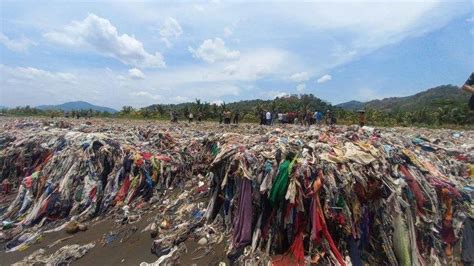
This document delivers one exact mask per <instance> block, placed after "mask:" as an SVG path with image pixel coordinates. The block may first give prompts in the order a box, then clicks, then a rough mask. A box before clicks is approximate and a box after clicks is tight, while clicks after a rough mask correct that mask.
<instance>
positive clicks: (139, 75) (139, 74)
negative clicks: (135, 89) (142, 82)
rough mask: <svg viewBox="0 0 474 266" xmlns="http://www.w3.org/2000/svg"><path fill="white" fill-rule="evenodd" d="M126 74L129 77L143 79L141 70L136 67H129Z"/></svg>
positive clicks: (143, 75)
mask: <svg viewBox="0 0 474 266" xmlns="http://www.w3.org/2000/svg"><path fill="white" fill-rule="evenodd" d="M128 76H129V77H130V78H131V79H144V78H145V74H143V72H142V71H141V70H140V69H138V68H132V69H129V70H128Z"/></svg>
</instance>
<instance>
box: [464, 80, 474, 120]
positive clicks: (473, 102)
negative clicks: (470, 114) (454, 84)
mask: <svg viewBox="0 0 474 266" xmlns="http://www.w3.org/2000/svg"><path fill="white" fill-rule="evenodd" d="M462 89H463V90H464V91H467V92H469V93H471V94H472V95H471V99H470V100H469V109H470V110H471V111H474V72H473V73H471V76H469V78H468V79H467V80H466V82H465V83H464V85H463V86H462Z"/></svg>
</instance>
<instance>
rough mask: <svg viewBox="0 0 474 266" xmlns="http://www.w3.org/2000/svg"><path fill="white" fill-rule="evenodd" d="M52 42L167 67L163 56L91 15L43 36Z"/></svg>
mask: <svg viewBox="0 0 474 266" xmlns="http://www.w3.org/2000/svg"><path fill="white" fill-rule="evenodd" d="M44 37H45V38H46V39H48V40H50V41H51V42H54V43H58V44H61V45H65V46H71V47H77V48H89V49H93V50H95V51H97V52H98V53H100V54H102V55H104V56H107V57H112V58H115V59H117V60H119V61H121V62H122V63H124V64H126V65H131V66H137V67H165V62H164V60H163V56H162V55H161V54H160V53H158V52H156V53H155V54H151V53H149V52H147V51H146V50H145V49H144V48H143V43H141V42H140V41H139V40H137V39H135V37H133V36H129V35H127V34H122V35H120V34H119V33H118V31H117V28H116V27H115V26H114V25H112V23H110V21H109V20H107V19H105V18H101V17H99V16H96V15H94V14H90V15H88V16H87V18H85V19H84V20H83V21H73V22H72V23H71V24H70V25H67V26H65V27H64V28H63V29H62V30H59V31H52V32H48V33H46V34H44Z"/></svg>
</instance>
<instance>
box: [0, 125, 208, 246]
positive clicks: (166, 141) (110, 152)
mask: <svg viewBox="0 0 474 266" xmlns="http://www.w3.org/2000/svg"><path fill="white" fill-rule="evenodd" d="M55 125H56V124H51V126H44V125H43V124H40V123H18V124H16V125H15V126H14V127H13V126H12V125H10V124H7V125H5V127H9V128H10V130H6V131H4V132H2V133H0V146H1V147H2V151H1V153H0V166H1V169H0V172H1V177H2V178H1V179H0V183H2V184H10V185H13V186H14V187H16V197H15V198H14V199H13V200H12V201H11V202H9V203H8V204H7V205H5V206H2V207H1V208H0V217H1V218H0V219H1V221H2V223H3V227H4V228H5V229H9V230H2V231H1V232H0V239H3V240H9V241H8V242H7V243H6V245H5V249H6V251H7V252H9V251H16V250H21V249H25V248H26V247H28V246H29V245H30V244H31V243H33V242H34V241H36V240H37V239H38V238H39V236H40V234H41V233H40V232H41V230H38V229H39V228H46V229H49V230H51V229H52V228H54V230H61V229H63V228H65V229H66V231H67V232H68V233H76V232H78V231H84V230H87V226H85V225H84V224H82V222H85V221H88V220H90V219H92V218H94V217H98V216H101V215H104V214H106V213H107V212H108V211H110V209H112V208H115V207H120V209H124V210H128V209H135V208H137V206H140V205H143V204H144V203H146V204H148V203H150V202H156V201H157V200H158V198H160V196H161V195H162V194H164V193H165V192H166V190H167V189H170V188H173V187H177V188H180V187H183V186H184V181H185V180H186V179H189V178H191V177H192V176H193V174H194V173H195V172H199V171H200V170H201V169H199V168H200V167H202V166H203V164H202V163H203V162H205V159H204V158H203V157H202V156H203V149H202V147H203V143H202V141H204V140H203V139H201V138H200V136H198V135H191V136H190V135H187V136H184V135H181V134H184V133H186V134H191V133H190V132H183V131H182V130H180V129H178V128H173V129H169V130H168V131H167V132H164V131H154V132H153V133H152V132H151V131H150V130H148V131H147V129H148V127H141V128H131V129H128V130H127V131H118V130H117V131H110V132H100V133H98V132H92V133H87V132H82V131H79V130H80V129H77V131H76V130H74V129H71V128H66V129H63V128H62V127H58V126H55ZM80 128H82V129H84V127H82V126H80ZM98 129H100V128H98ZM189 138H192V140H191V141H190V140H189ZM128 213H129V212H128V211H125V212H124V216H123V219H122V220H123V221H122V222H124V221H126V220H127V219H129V218H134V217H129V216H128ZM134 219H135V218H134ZM28 229H30V230H28ZM28 231H31V232H28Z"/></svg>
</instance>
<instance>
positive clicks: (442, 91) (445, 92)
mask: <svg viewBox="0 0 474 266" xmlns="http://www.w3.org/2000/svg"><path fill="white" fill-rule="evenodd" d="M469 97H471V95H470V94H469V93H467V92H465V91H463V90H461V89H460V88H459V87H456V86H453V85H443V86H438V87H435V88H431V89H428V90H426V91H423V92H420V93H417V94H415V95H411V96H406V97H392V98H385V99H382V100H372V101H369V102H357V101H350V102H346V103H341V104H338V105H337V107H340V108H343V109H346V110H351V111H353V110H357V109H362V108H365V109H375V110H378V111H384V112H398V111H417V110H421V109H427V110H434V109H439V108H446V107H453V108H454V107H462V106H464V105H466V104H467V102H468V100H469Z"/></svg>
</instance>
